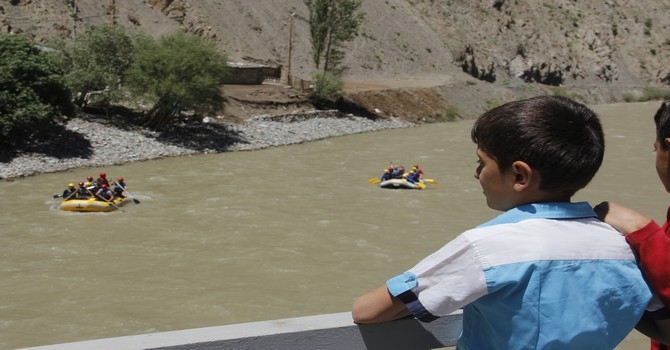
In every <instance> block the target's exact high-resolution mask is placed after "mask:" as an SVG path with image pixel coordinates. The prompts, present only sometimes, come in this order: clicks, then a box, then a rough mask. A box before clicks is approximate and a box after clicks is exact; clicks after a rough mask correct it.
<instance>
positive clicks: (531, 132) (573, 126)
mask: <svg viewBox="0 0 670 350" xmlns="http://www.w3.org/2000/svg"><path fill="white" fill-rule="evenodd" d="M471 138H472V141H474V142H475V143H476V144H477V146H478V147H479V148H480V149H481V150H483V151H484V152H486V153H487V154H488V155H489V156H490V157H491V158H493V159H495V161H496V162H497V163H498V166H499V167H500V171H501V172H503V171H506V170H507V169H509V168H510V167H511V165H512V163H513V162H515V161H517V160H520V161H523V162H525V163H527V164H528V165H529V166H530V167H532V168H533V169H535V170H536V171H539V173H540V174H541V179H542V183H541V185H540V189H541V190H543V191H546V192H554V193H562V194H565V195H568V196H572V195H574V194H575V192H577V191H578V190H580V189H582V188H584V187H585V186H586V185H587V184H588V183H589V182H590V181H591V179H592V178H593V176H594V175H595V174H596V172H597V171H598V169H599V168H600V165H601V164H602V161H603V156H604V153H605V138H604V135H603V129H602V126H601V125H600V120H599V119H598V116H597V115H596V114H595V113H594V112H593V111H592V110H591V109H589V108H588V107H586V106H584V105H583V104H581V103H578V102H575V101H573V100H571V99H568V98H565V97H561V96H537V97H533V98H529V99H526V100H520V101H514V102H509V103H506V104H504V105H502V106H499V107H496V108H494V109H492V110H490V111H488V112H486V113H484V114H483V115H482V116H480V117H479V118H478V119H477V120H476V121H475V124H474V126H473V127H472V131H471Z"/></svg>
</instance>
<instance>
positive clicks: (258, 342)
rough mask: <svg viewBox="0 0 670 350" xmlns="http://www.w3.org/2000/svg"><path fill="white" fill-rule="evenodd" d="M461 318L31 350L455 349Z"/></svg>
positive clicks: (323, 318)
mask: <svg viewBox="0 0 670 350" xmlns="http://www.w3.org/2000/svg"><path fill="white" fill-rule="evenodd" d="M461 324H462V313H461V312H455V313H453V314H451V315H449V316H447V317H442V318H440V319H438V320H436V321H433V322H431V323H422V322H419V321H417V320H415V319H413V318H406V319H402V320H397V321H393V322H387V323H383V324H375V325H356V324H354V323H353V322H352V320H351V313H349V312H342V313H335V314H325V315H316V316H306V317H298V318H288V319H280V320H273V321H261V322H251V323H240V324H233V325H226V326H215V327H206V328H195V329H187V330H179V331H171V332H161V333H150V334H142V335H132V336H124V337H116V338H106V339H97V340H88V341H81V342H74V343H65V344H55V345H46V346H39V347H32V348H25V349H33V350H84V349H86V350H89V349H96V350H139V349H173V350H210V349H239V350H251V349H255V350H257V349H275V350H284V349H285V350H289V349H291V350H308V349H310V350H312V349H379V350H381V349H384V350H394V349H417V350H418V349H434V348H439V347H446V346H455V344H456V339H457V338H458V335H459V334H460V332H461Z"/></svg>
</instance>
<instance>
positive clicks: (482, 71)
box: [456, 45, 496, 82]
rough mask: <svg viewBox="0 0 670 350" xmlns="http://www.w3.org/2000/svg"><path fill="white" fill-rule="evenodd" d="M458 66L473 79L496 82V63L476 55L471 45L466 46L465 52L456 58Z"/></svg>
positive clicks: (488, 58)
mask: <svg viewBox="0 0 670 350" xmlns="http://www.w3.org/2000/svg"><path fill="white" fill-rule="evenodd" d="M456 64H458V65H459V66H460V67H461V69H463V71H464V72H466V73H468V74H470V75H472V76H473V77H475V78H477V79H479V80H484V81H488V82H494V81H495V80H496V73H495V68H496V65H495V62H494V61H493V60H492V59H491V58H490V57H486V56H484V55H481V54H476V53H475V50H474V49H473V47H472V46H471V45H466V46H465V49H464V50H463V52H462V53H461V54H460V55H459V56H458V57H457V58H456Z"/></svg>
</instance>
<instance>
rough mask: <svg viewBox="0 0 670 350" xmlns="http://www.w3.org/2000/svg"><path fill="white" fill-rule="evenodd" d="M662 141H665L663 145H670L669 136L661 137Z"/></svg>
mask: <svg viewBox="0 0 670 350" xmlns="http://www.w3.org/2000/svg"><path fill="white" fill-rule="evenodd" d="M663 142H665V145H666V146H667V147H670V137H666V138H664V139H663Z"/></svg>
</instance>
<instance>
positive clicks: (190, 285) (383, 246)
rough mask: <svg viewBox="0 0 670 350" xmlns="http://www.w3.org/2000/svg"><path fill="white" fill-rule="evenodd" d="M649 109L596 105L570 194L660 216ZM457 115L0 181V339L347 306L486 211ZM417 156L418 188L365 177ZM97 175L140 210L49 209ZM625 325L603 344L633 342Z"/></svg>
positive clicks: (631, 345)
mask: <svg viewBox="0 0 670 350" xmlns="http://www.w3.org/2000/svg"><path fill="white" fill-rule="evenodd" d="M657 107H658V103H656V102H651V103H637V104H612V105H602V106H595V107H594V108H595V109H596V111H598V113H599V114H600V115H601V118H602V122H603V125H604V127H605V132H606V135H607V150H606V156H605V163H604V165H603V167H602V168H601V171H600V172H599V174H598V175H597V176H596V178H595V179H594V180H593V182H592V183H591V184H590V185H589V187H588V189H585V190H583V191H581V192H579V193H578V194H577V196H576V197H575V198H574V200H588V201H589V202H591V203H592V204H595V203H598V202H600V201H602V200H613V201H617V202H619V203H622V204H626V205H629V206H632V207H633V208H636V209H639V210H641V211H644V212H645V213H647V214H648V215H651V216H653V217H654V218H655V219H656V220H658V221H663V220H664V216H665V211H666V204H667V202H668V200H667V199H668V194H666V193H665V191H664V190H663V187H662V186H661V184H660V181H659V180H658V178H657V177H656V173H655V171H654V153H653V148H652V144H653V140H654V127H653V121H652V116H653V113H654V111H655V110H656V108H657ZM471 125H472V121H457V122H450V123H442V124H433V125H425V126H421V127H415V128H406V129H396V130H385V131H380V132H371V133H365V134H357V135H349V136H343V137H336V138H330V139H326V140H321V141H315V142H309V143H305V144H300V145H292V146H284V147H276V148H271V149H265V150H259V151H248V152H232V153H221V154H208V155H197V156H186V157H178V158H167V159H160V160H151V161H143V162H136V163H129V164H125V165H120V166H109V167H103V168H83V169H75V170H71V171H67V172H61V173H52V174H44V175H38V176H33V177H28V178H21V179H17V180H15V181H5V182H2V183H0V195H1V196H2V198H4V199H5V200H4V201H2V203H1V204H0V212H1V213H2V214H1V218H2V230H1V231H0V295H2V301H0V348H2V349H5V348H17V347H27V346H37V345H46V344H53V343H63V342H71V341H78V340H87V339H97V338H104V337H114V336H122V335H132V334H142V333H149V332H158V331H168V330H177V329H186V328H195V327H205V326H214V325H223V324H232V323H241V322H250V321H260V320H270V319H279V318H289V317H299V316H307V315H314V314H321V313H335V312H342V311H346V310H349V309H350V307H351V303H352V302H353V300H354V298H355V297H356V296H358V295H360V294H362V293H364V292H365V291H367V290H369V289H371V288H373V287H374V286H377V285H379V284H380V283H383V281H385V280H386V279H387V278H388V277H390V276H392V275H395V274H397V273H399V272H402V271H404V270H405V269H406V268H408V267H411V266H413V265H414V264H415V263H416V262H417V261H418V260H419V259H421V258H422V257H424V256H426V255H427V254H429V253H432V252H433V251H434V250H436V249H437V248H438V247H440V246H441V245H443V244H444V243H445V242H447V241H449V240H450V239H452V238H453V237H454V236H455V235H456V234H458V233H459V232H461V231H463V230H465V229H468V228H471V227H473V226H475V225H477V224H478V223H481V222H482V221H484V220H487V219H489V218H491V217H493V216H494V215H497V214H498V213H497V212H494V211H492V210H491V209H488V208H487V207H486V203H485V201H484V197H483V195H482V194H481V188H480V186H479V184H478V182H477V181H476V180H475V179H474V177H473V173H474V170H475V166H476V157H475V153H474V151H475V146H474V145H473V144H472V142H471V141H470V138H469V129H470V126H471ZM390 163H393V164H402V165H404V166H405V167H409V166H411V165H413V164H419V165H420V166H421V167H422V168H423V169H424V171H425V175H426V177H428V178H432V179H435V180H437V184H428V187H427V188H426V189H425V190H421V191H415V190H414V191H413V190H397V191H396V190H386V189H380V188H378V187H377V186H376V185H373V184H370V183H368V181H367V180H368V179H369V178H372V177H377V176H379V175H380V174H381V172H382V170H383V169H384V168H385V167H387V166H388V165H389V164H390ZM100 171H105V172H106V173H107V174H108V176H110V177H112V178H115V177H118V176H123V177H124V178H125V179H126V183H127V185H128V190H129V191H130V194H131V195H132V196H133V197H134V198H136V199H137V200H138V201H139V202H140V203H139V204H133V203H131V204H129V205H127V206H125V207H123V208H122V209H123V211H116V212H111V213H73V212H63V211H59V210H57V209H55V206H56V205H57V204H58V203H57V202H56V201H55V200H54V199H52V195H53V194H54V193H60V192H62V190H63V189H64V188H65V186H66V185H67V183H69V182H79V181H83V180H84V179H85V178H86V176H88V175H91V176H94V177H97V174H98V173H99V172H100ZM646 346H647V340H646V339H645V338H644V337H643V336H641V335H640V334H639V333H637V332H633V333H631V335H629V337H628V338H627V339H626V341H625V342H624V343H622V344H621V345H620V346H619V348H618V349H639V348H646Z"/></svg>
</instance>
